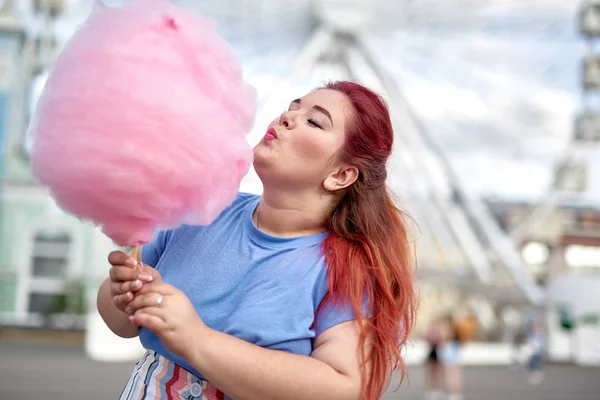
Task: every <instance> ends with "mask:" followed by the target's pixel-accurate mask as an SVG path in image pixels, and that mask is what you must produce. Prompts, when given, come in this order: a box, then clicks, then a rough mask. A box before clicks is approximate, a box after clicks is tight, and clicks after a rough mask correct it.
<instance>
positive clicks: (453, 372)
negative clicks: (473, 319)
mask: <svg viewBox="0 0 600 400" xmlns="http://www.w3.org/2000/svg"><path fill="white" fill-rule="evenodd" d="M443 329H444V341H443V342H442V343H441V345H440V346H439V359H440V362H441V364H442V366H443V371H444V378H445V382H446V391H447V393H448V400H462V399H463V388H462V386H463V385H462V366H461V364H460V346H461V338H460V335H459V330H458V327H457V325H456V323H455V321H454V319H453V318H452V317H451V316H448V317H446V318H444V320H443Z"/></svg>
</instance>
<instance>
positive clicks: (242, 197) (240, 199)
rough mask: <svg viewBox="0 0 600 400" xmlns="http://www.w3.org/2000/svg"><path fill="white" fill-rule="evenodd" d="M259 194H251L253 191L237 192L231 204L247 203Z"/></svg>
mask: <svg viewBox="0 0 600 400" xmlns="http://www.w3.org/2000/svg"><path fill="white" fill-rule="evenodd" d="M259 197H260V196H259V195H257V194H253V193H247V192H239V193H238V194H237V196H236V197H235V200H233V203H232V205H235V204H238V203H248V202H250V201H254V200H256V199H258V198H259Z"/></svg>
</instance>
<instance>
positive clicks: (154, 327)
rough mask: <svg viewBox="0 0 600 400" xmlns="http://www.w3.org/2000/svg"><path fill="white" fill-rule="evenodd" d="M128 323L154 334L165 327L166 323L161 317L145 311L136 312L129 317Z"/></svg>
mask: <svg viewBox="0 0 600 400" xmlns="http://www.w3.org/2000/svg"><path fill="white" fill-rule="evenodd" d="M129 321H130V322H131V323H132V324H134V325H135V326H139V327H144V328H146V329H149V330H151V331H153V332H155V333H156V332H160V331H162V330H164V329H165V328H166V327H167V324H166V322H165V321H164V320H163V319H162V318H161V317H159V316H157V315H156V314H154V313H152V312H150V311H147V310H140V311H138V312H136V313H135V314H134V315H132V316H131V317H129Z"/></svg>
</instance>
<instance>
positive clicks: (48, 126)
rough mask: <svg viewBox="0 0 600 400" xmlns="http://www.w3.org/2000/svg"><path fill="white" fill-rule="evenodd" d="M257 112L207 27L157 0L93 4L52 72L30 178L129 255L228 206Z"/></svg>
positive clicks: (233, 61)
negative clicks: (158, 234)
mask: <svg viewBox="0 0 600 400" xmlns="http://www.w3.org/2000/svg"><path fill="white" fill-rule="evenodd" d="M255 107H256V96H255V91H254V89H253V88H252V87H250V86H249V85H248V84H246V83H245V82H244V80H243V76H242V68H241V64H240V63H239V61H238V60H237V58H236V56H235V55H234V53H233V51H232V50H231V48H230V47H229V46H228V45H227V43H226V42H225V41H224V40H223V39H222V38H221V37H220V36H219V35H218V33H217V31H216V27H215V26H214V24H213V23H211V22H210V21H208V20H205V19H204V18H202V17H201V16H199V15H197V14H195V13H193V12H192V11H190V10H187V9H184V8H180V7H179V6H176V5H175V4H172V3H170V2H168V1H164V0H134V1H132V2H130V3H127V4H125V5H123V6H120V7H114V8H113V7H102V6H101V7H96V9H95V11H94V12H93V13H92V14H91V16H90V17H89V18H88V20H87V21H86V22H85V23H84V24H83V25H82V26H81V27H80V29H79V30H78V32H77V33H76V34H75V35H74V36H73V37H72V39H71V40H70V41H69V42H68V43H67V45H66V46H65V48H64V50H63V51H62V53H61V54H60V55H59V57H58V59H57V61H56V63H55V65H54V66H53V69H52V70H51V72H50V74H49V78H48V80H47V83H46V85H45V88H44V91H43V92H42V95H41V97H40V100H39V103H38V107H37V110H36V113H35V116H34V119H33V121H32V124H31V128H30V133H31V137H32V138H33V149H32V160H31V162H32V170H33V173H34V175H35V177H36V178H37V179H38V180H39V182H41V183H42V184H43V185H46V186H48V187H49V189H50V192H51V195H52V196H53V198H54V199H55V200H56V202H57V204H58V205H59V206H60V207H61V208H63V209H64V210H65V211H67V212H70V213H72V214H74V215H76V216H77V217H79V218H80V219H82V220H89V221H92V222H94V223H95V224H97V225H99V226H101V227H102V229H103V231H104V233H105V234H106V235H107V236H109V237H110V238H111V239H113V240H114V241H115V242H116V243H117V244H119V245H122V246H131V247H135V248H136V249H137V246H138V245H140V244H143V243H147V242H148V241H149V240H150V239H151V237H152V235H153V233H154V232H155V231H156V230H157V229H159V228H172V227H176V226H178V225H180V224H182V223H191V224H199V225H203V224H208V223H210V222H211V221H213V220H214V219H215V218H216V217H217V216H218V215H219V213H220V212H221V211H222V210H223V209H224V208H225V207H226V206H228V205H229V204H230V203H231V202H232V201H233V199H234V198H235V195H236V193H237V191H238V189H239V185H240V181H241V179H242V177H243V176H244V175H245V174H246V172H247V171H248V168H249V166H250V163H251V161H252V151H251V149H250V147H249V146H248V144H247V142H246V139H245V135H246V133H247V132H248V131H249V130H250V128H251V125H252V123H253V117H254V112H255Z"/></svg>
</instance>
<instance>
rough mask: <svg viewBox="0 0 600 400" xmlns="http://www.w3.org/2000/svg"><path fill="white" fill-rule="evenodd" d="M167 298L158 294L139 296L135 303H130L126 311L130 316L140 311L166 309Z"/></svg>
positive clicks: (136, 297) (151, 293)
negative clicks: (156, 308)
mask: <svg viewBox="0 0 600 400" xmlns="http://www.w3.org/2000/svg"><path fill="white" fill-rule="evenodd" d="M165 298H166V296H163V295H162V294H160V293H157V292H150V293H143V294H137V295H136V296H135V298H134V299H133V301H131V302H130V303H129V305H128V306H127V309H126V310H125V312H126V313H128V314H133V313H135V312H136V311H138V310H141V309H144V308H151V307H161V306H163V307H164V302H165Z"/></svg>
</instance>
